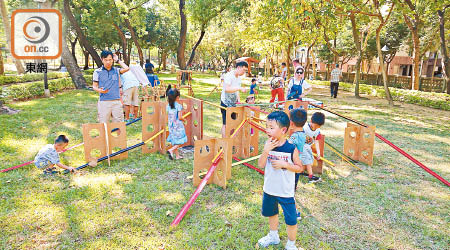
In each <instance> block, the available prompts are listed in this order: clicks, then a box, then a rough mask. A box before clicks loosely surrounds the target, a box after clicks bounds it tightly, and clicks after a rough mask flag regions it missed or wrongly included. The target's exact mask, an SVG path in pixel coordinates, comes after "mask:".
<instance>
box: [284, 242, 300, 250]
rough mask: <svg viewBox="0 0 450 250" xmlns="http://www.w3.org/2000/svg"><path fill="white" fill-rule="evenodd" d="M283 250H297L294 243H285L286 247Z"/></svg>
mask: <svg viewBox="0 0 450 250" xmlns="http://www.w3.org/2000/svg"><path fill="white" fill-rule="evenodd" d="M284 249H285V250H298V249H297V247H296V246H295V243H292V244H289V243H286V246H285V247H284Z"/></svg>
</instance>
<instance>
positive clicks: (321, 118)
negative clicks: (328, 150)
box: [300, 112, 325, 183]
mask: <svg viewBox="0 0 450 250" xmlns="http://www.w3.org/2000/svg"><path fill="white" fill-rule="evenodd" d="M324 123H325V115H324V114H323V113H321V112H316V113H314V114H313V115H312V117H311V122H310V123H307V124H305V125H304V126H303V130H304V131H305V135H306V141H305V146H304V147H303V154H301V155H300V160H301V161H302V164H303V165H306V169H307V171H308V177H309V181H308V182H309V183H314V182H318V181H320V177H317V176H314V175H312V164H313V163H314V157H313V152H312V148H311V146H312V145H313V144H314V145H315V148H316V153H317V158H316V159H317V160H320V147H319V141H318V139H320V136H321V135H320V127H321V126H322V125H323V124H324Z"/></svg>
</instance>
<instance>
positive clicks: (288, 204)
mask: <svg viewBox="0 0 450 250" xmlns="http://www.w3.org/2000/svg"><path fill="white" fill-rule="evenodd" d="M278 203H279V204H280V205H281V208H282V209H283V213H284V221H285V222H286V224H287V225H289V226H293V225H297V211H296V209H295V200H294V197H289V198H285V197H278V196H273V195H270V194H266V193H265V192H264V194H263V201H262V210H261V214H262V215H263V216H265V217H271V216H274V215H277V214H278Z"/></svg>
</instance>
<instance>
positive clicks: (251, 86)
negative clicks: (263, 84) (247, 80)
mask: <svg viewBox="0 0 450 250" xmlns="http://www.w3.org/2000/svg"><path fill="white" fill-rule="evenodd" d="M257 86H258V85H256V79H255V78H253V79H252V84H251V85H250V93H249V94H250V95H256V94H258V91H257V90H256V88H257Z"/></svg>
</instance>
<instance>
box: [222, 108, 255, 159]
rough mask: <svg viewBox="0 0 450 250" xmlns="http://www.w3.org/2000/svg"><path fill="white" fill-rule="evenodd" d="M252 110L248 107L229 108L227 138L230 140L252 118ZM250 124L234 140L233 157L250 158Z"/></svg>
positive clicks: (226, 128)
mask: <svg viewBox="0 0 450 250" xmlns="http://www.w3.org/2000/svg"><path fill="white" fill-rule="evenodd" d="M250 111H251V110H250V109H249V108H246V107H230V108H227V114H226V127H225V136H226V138H230V137H231V135H232V134H233V133H234V132H235V131H236V129H237V128H238V127H239V125H240V124H241V123H242V121H244V120H246V119H247V118H250V117H251V113H250ZM250 127H251V126H250V124H249V123H245V125H244V126H243V127H242V128H241V129H240V130H239V132H238V133H237V134H236V135H235V136H234V139H233V147H234V149H233V155H234V156H237V157H240V158H244V159H245V158H248V157H250Z"/></svg>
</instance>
